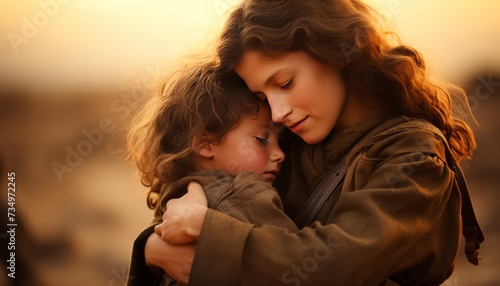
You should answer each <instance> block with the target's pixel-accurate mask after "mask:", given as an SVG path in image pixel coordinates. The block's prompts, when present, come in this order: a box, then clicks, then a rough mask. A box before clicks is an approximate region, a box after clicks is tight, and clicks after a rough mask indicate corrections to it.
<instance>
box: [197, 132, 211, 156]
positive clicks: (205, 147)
mask: <svg viewBox="0 0 500 286" xmlns="http://www.w3.org/2000/svg"><path fill="white" fill-rule="evenodd" d="M194 141H195V142H194V144H193V146H194V151H195V152H196V154H198V155H199V156H201V157H203V158H207V159H208V158H212V157H213V156H214V150H213V149H212V144H210V142H209V141H208V140H207V138H206V136H202V137H201V138H198V139H195V140H194Z"/></svg>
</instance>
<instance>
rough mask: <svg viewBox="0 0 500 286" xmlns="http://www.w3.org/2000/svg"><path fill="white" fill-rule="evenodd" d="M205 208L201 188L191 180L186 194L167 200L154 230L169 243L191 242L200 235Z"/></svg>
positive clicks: (206, 208)
mask: <svg viewBox="0 0 500 286" xmlns="http://www.w3.org/2000/svg"><path fill="white" fill-rule="evenodd" d="M207 210H208V207H207V198H206V196H205V192H204V191H203V188H202V187H201V186H200V185H199V184H198V183H195V182H191V183H190V184H189V185H188V192H187V194H185V195H184V196H182V197H181V198H178V199H172V200H170V201H168V203H167V210H166V211H165V213H164V214H163V222H162V223H161V224H159V225H157V226H156V227H155V232H156V233H157V234H158V235H159V236H160V237H161V239H163V240H164V241H166V242H168V243H170V244H187V243H193V242H195V241H196V240H197V239H198V237H199V236H200V232H201V227H202V226H203V221H204V220H205V216H206V214H207Z"/></svg>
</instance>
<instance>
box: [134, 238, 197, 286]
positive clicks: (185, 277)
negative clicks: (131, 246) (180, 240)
mask: <svg viewBox="0 0 500 286" xmlns="http://www.w3.org/2000/svg"><path fill="white" fill-rule="evenodd" d="M195 247H196V244H195V243H192V244H181V245H171V244H168V243H166V242H165V241H163V240H162V239H161V238H160V237H159V236H158V235H157V234H156V233H153V234H151V235H150V236H149V238H148V240H147V241H146V246H145V247H144V256H145V258H146V264H147V265H148V266H150V267H151V266H156V267H160V268H162V269H163V270H165V272H167V273H168V275H170V276H171V277H172V278H174V279H175V280H177V281H178V282H180V283H183V284H186V285H187V283H188V282H189V273H190V271H191V265H192V264H193V259H194V250H195ZM153 270H154V269H153Z"/></svg>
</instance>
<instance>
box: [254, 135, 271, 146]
mask: <svg viewBox="0 0 500 286" xmlns="http://www.w3.org/2000/svg"><path fill="white" fill-rule="evenodd" d="M254 138H255V139H257V141H258V142H259V143H260V144H262V145H267V144H268V143H269V141H268V140H267V139H265V138H261V137H258V136H254Z"/></svg>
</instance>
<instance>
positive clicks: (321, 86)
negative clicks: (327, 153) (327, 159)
mask: <svg viewBox="0 0 500 286" xmlns="http://www.w3.org/2000/svg"><path fill="white" fill-rule="evenodd" d="M235 71H236V72H237V73H238V75H239V76H240V77H241V78H243V80H245V82H246V83H247V85H248V87H249V88H250V89H251V90H252V91H253V92H254V93H255V94H256V95H257V96H259V97H261V98H263V99H264V98H266V99H267V101H268V102H269V105H270V106H271V110H272V118H273V121H274V122H276V123H282V124H283V125H285V126H286V127H287V128H289V129H290V130H291V131H292V132H294V133H295V134H297V135H299V136H300V137H301V138H302V139H304V141H306V142H307V143H309V144H316V143H319V142H321V141H323V139H324V138H325V137H326V136H327V135H328V134H329V133H330V132H331V130H332V129H333V127H334V126H335V125H336V124H337V123H338V122H339V121H341V120H342V119H341V118H340V117H341V113H342V110H343V106H344V102H345V100H346V88H345V84H344V81H343V78H342V76H341V74H340V71H339V69H338V68H335V67H332V66H330V65H327V64H324V63H322V62H319V61H317V60H316V59H314V58H313V57H311V56H309V55H308V54H307V53H305V52H301V51H298V52H289V53H285V54H284V55H283V56H280V57H278V58H276V59H272V60H269V59H267V58H265V57H264V56H262V55H261V54H260V53H259V52H257V51H248V52H246V53H245V54H244V55H243V57H242V59H241V60H240V62H239V63H238V65H236V68H235Z"/></svg>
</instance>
